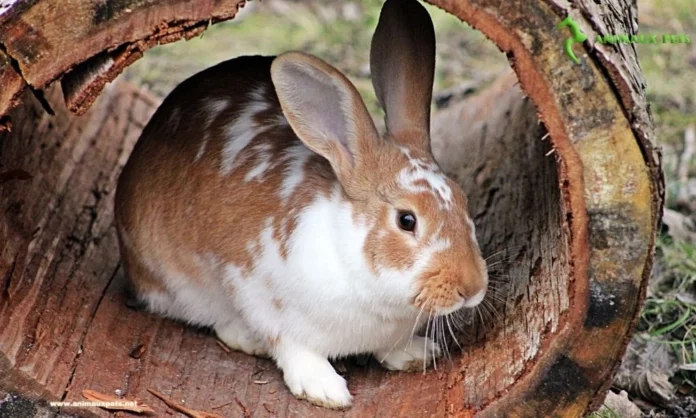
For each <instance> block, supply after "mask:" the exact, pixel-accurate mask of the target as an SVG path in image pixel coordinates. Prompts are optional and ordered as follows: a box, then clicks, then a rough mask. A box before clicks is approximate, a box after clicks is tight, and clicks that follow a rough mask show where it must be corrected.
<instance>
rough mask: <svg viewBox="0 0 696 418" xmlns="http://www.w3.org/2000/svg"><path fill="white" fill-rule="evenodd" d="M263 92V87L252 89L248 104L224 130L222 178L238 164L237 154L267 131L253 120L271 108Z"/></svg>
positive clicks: (264, 87)
mask: <svg viewBox="0 0 696 418" xmlns="http://www.w3.org/2000/svg"><path fill="white" fill-rule="evenodd" d="M265 91H266V86H265V85H262V86H259V87H256V88H254V89H253V90H252V91H251V93H250V94H249V102H248V103H247V105H246V107H244V109H242V110H241V111H240V112H239V114H238V115H237V117H236V118H235V119H234V121H232V123H231V124H229V125H228V126H227V127H226V128H225V136H226V137H227V142H226V143H225V146H224V148H223V149H222V164H221V167H220V173H221V174H222V175H223V176H226V175H228V174H230V173H231V172H232V170H233V169H234V168H235V166H237V165H238V164H239V163H240V159H239V158H238V156H239V153H241V152H242V150H243V149H244V148H246V147H247V146H248V145H249V144H250V143H251V140H252V139H254V138H256V136H257V135H259V134H260V133H262V132H263V131H265V130H266V129H267V127H265V126H263V125H261V124H259V123H257V122H256V121H255V120H254V117H255V116H256V115H257V114H259V113H261V112H265V111H266V110H268V109H269V108H270V107H271V104H270V103H269V102H267V101H266V100H265V98H264V94H265Z"/></svg>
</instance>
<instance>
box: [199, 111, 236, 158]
mask: <svg viewBox="0 0 696 418" xmlns="http://www.w3.org/2000/svg"><path fill="white" fill-rule="evenodd" d="M229 105H230V102H229V100H228V99H226V98H225V99H222V98H214V99H210V100H207V101H206V102H205V103H204V104H203V106H201V112H203V114H204V115H205V121H204V122H203V139H202V140H201V145H200V147H198V152H196V157H195V158H194V159H193V161H194V162H196V161H198V160H200V159H201V157H203V154H204V153H205V149H206V146H207V145H208V139H209V138H210V128H211V125H212V124H213V121H215V119H216V118H217V117H218V116H219V115H220V113H222V111H224V110H225V109H227V107H228V106H229Z"/></svg>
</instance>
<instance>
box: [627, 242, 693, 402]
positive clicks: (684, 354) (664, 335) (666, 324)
mask: <svg viewBox="0 0 696 418" xmlns="http://www.w3.org/2000/svg"><path fill="white" fill-rule="evenodd" d="M657 250H658V256H659V259H658V263H661V266H659V267H660V270H659V271H661V272H659V273H658V274H657V276H656V277H655V279H656V280H655V282H654V283H653V284H652V285H651V289H650V290H651V292H650V294H649V296H648V297H647V299H646V301H645V306H644V307H643V311H642V313H641V319H640V324H639V328H638V330H639V333H638V335H637V337H638V338H641V339H645V340H651V341H655V342H658V343H660V344H666V345H668V346H669V347H670V348H672V349H673V350H674V354H675V356H676V358H677V361H678V362H679V365H680V367H681V368H682V370H681V371H680V372H679V374H678V375H677V376H676V380H677V383H682V384H685V385H688V386H690V387H691V388H692V389H696V245H694V244H690V243H686V242H675V241H673V240H671V239H669V238H662V239H660V240H659V242H658V248H657ZM690 369H691V370H690Z"/></svg>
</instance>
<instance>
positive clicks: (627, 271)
mask: <svg viewBox="0 0 696 418" xmlns="http://www.w3.org/2000/svg"><path fill="white" fill-rule="evenodd" d="M431 2H432V3H433V4H435V5H437V6H439V7H442V8H443V9H445V10H447V11H448V12H450V13H452V14H454V15H456V16H459V17H460V18H462V19H463V20H465V21H467V22H469V23H470V24H471V25H473V26H474V27H476V28H478V29H479V30H481V31H482V32H483V33H485V34H486V35H487V36H488V37H489V38H491V39H492V40H493V41H494V42H495V43H496V44H497V45H498V46H499V47H500V48H501V49H502V50H503V51H505V52H506V53H507V54H508V57H509V58H510V61H511V63H512V64H513V66H514V68H515V71H516V73H517V77H518V79H519V88H518V87H515V86H514V81H511V79H503V80H501V81H499V84H497V85H496V86H493V87H492V88H491V89H489V90H488V91H486V92H485V93H483V94H481V95H479V96H478V97H477V98H474V99H471V101H467V102H465V103H464V104H462V105H458V106H454V107H452V108H450V109H448V111H447V113H444V114H442V115H439V116H437V117H436V118H435V119H434V126H435V127H436V131H435V132H434V137H435V141H436V144H434V149H435V151H436V153H437V154H438V157H439V158H440V160H441V161H442V163H443V165H444V166H445V168H446V169H447V170H448V171H449V172H450V173H452V174H454V175H455V176H457V177H458V179H459V180H460V182H461V183H462V184H463V185H464V187H466V188H467V189H468V191H469V194H470V196H471V199H472V203H471V204H472V210H473V211H474V212H475V216H476V223H477V226H478V229H479V232H478V233H479V238H480V239H481V240H482V243H483V246H484V248H485V250H486V252H487V253H489V254H491V253H495V252H496V251H499V250H503V252H502V253H501V254H502V256H500V258H499V259H501V260H502V261H504V263H503V264H501V265H500V266H499V267H498V268H496V269H495V270H497V273H496V274H498V275H500V276H507V277H508V278H507V279H506V280H507V281H508V283H507V284H506V285H504V286H503V285H502V284H498V285H499V286H502V288H501V289H500V291H499V292H496V298H499V300H498V299H496V300H495V301H494V302H495V305H496V307H497V311H498V313H497V315H498V316H497V317H494V318H492V319H491V318H488V319H487V322H488V323H487V324H486V325H485V326H482V324H481V322H480V320H478V321H474V322H472V324H470V326H469V327H468V328H467V329H466V330H465V331H466V333H465V334H461V335H460V343H463V344H464V345H465V346H466V347H465V348H466V350H465V352H464V353H463V354H457V355H455V356H454V357H453V359H452V360H451V361H447V360H446V361H445V363H444V364H441V366H440V367H439V368H438V370H437V371H433V372H429V373H426V374H425V375H423V374H406V373H388V372H384V371H382V370H380V369H379V368H378V367H375V365H374V364H370V365H368V366H361V365H359V364H357V363H356V362H348V366H347V371H346V372H347V373H348V374H349V381H350V382H351V390H352V391H353V393H354V395H355V398H356V402H357V403H356V406H355V407H354V408H352V409H351V410H349V411H346V412H337V411H326V410H323V409H319V408H316V407H312V406H310V405H308V404H307V403H306V402H300V401H296V400H294V399H293V398H292V397H291V396H290V395H289V393H288V392H287V390H285V388H284V387H283V385H282V382H281V379H280V375H279V374H278V372H277V371H276V370H275V369H274V368H273V367H271V364H270V362H268V361H266V360H257V359H254V358H250V357H247V356H244V355H241V354H237V353H226V352H225V351H224V350H222V349H221V348H220V347H219V346H218V345H217V344H215V341H214V340H213V339H212V337H211V336H210V335H208V334H207V333H205V332H202V331H196V330H193V329H190V328H187V327H184V326H182V325H180V324H176V323H173V322H170V321H165V320H161V319H158V318H155V317H151V316H148V315H145V314H142V313H138V312H133V311H129V310H127V309H125V308H124V307H123V304H122V302H123V299H122V298H123V293H122V286H123V285H122V280H123V277H122V273H121V271H120V269H119V268H118V255H117V252H116V245H115V239H114V235H113V230H112V228H111V198H112V197H111V194H112V191H113V186H114V183H115V178H116V175H117V174H118V172H119V170H120V166H121V165H122V164H123V163H124V162H125V159H126V158H127V155H128V152H129V150H130V147H131V146H132V145H133V142H134V141H135V139H136V138H137V136H138V134H139V132H140V129H141V128H142V125H143V123H144V122H145V121H146V120H147V117H148V115H149V114H150V113H151V112H152V110H153V106H154V105H155V101H154V100H153V99H151V98H149V97H147V96H144V95H142V94H141V93H139V92H137V91H136V90H133V89H132V88H130V87H127V86H125V85H114V86H110V87H109V85H108V84H106V82H107V81H109V80H111V79H112V78H113V77H115V76H116V75H117V74H118V73H119V72H120V71H121V69H122V68H124V67H125V66H127V65H129V64H130V63H131V62H132V61H133V60H135V59H137V58H138V57H139V56H140V54H141V53H142V51H144V50H145V49H147V48H149V47H151V46H154V45H155V44H156V43H157V42H167V41H171V40H175V39H179V38H181V37H185V36H189V35H192V34H196V33H198V32H199V31H200V30H202V29H203V28H204V27H205V25H207V23H208V22H209V20H211V21H213V22H214V21H217V20H221V19H226V18H231V17H233V16H234V13H235V12H236V9H237V6H238V5H239V4H240V1H238V0H219V1H201V2H195V6H194V2H184V1H181V0H168V1H166V2H154V1H142V0H137V1H135V0H132V1H131V0H104V1H88V0H83V1H75V2H68V3H64V2H60V1H59V0H29V1H25V2H20V3H17V5H16V6H15V7H14V8H12V9H10V11H9V12H6V13H4V14H2V15H0V83H2V84H1V85H0V86H2V88H1V89H0V115H2V116H0V125H2V124H3V122H4V123H5V124H6V123H7V121H8V119H7V117H8V116H11V117H12V119H13V130H12V132H10V133H7V132H5V133H0V196H1V197H2V199H1V200H0V207H1V208H2V211H1V212H0V387H2V388H5V389H9V390H15V391H21V392H23V393H24V394H26V395H27V396H30V397H42V398H45V399H51V400H58V399H67V400H80V399H81V396H80V392H81V390H82V389H87V388H89V389H93V390H97V391H100V392H103V393H107V394H111V393H114V392H115V391H116V390H120V391H121V393H123V394H124V395H126V396H127V397H138V398H141V399H143V400H145V401H146V403H148V404H149V405H151V406H152V407H153V408H155V409H156V410H157V411H158V412H160V413H163V411H164V410H165V409H164V406H163V405H162V403H161V402H159V401H157V400H156V399H155V398H154V397H153V396H152V395H151V394H150V393H149V392H147V389H148V388H151V389H155V390H157V391H159V392H162V393H164V394H165V395H166V396H170V397H172V398H173V399H179V400H180V399H183V400H185V401H186V405H187V406H189V407H192V408H194V409H198V410H209V408H212V407H214V406H219V405H224V406H222V407H221V408H219V409H215V410H214V411H212V412H216V413H220V414H222V415H224V416H233V417H236V416H245V415H246V416H255V417H256V416H258V417H266V416H280V417H286V416H292V417H320V416H321V417H324V416H326V417H332V416H351V417H362V416H433V417H442V416H457V417H468V416H472V415H473V414H475V413H477V412H478V413H479V415H480V416H491V417H493V416H495V417H497V416H515V417H538V416H564V417H565V416H568V417H575V416H581V415H582V414H583V413H584V412H586V411H587V410H588V409H592V408H593V407H594V406H596V405H597V403H598V402H601V399H602V398H603V390H604V389H605V387H606V385H607V384H608V382H610V378H611V374H612V371H613V368H614V367H615V366H616V365H617V364H618V359H619V358H620V357H621V355H622V354H623V350H624V349H625V341H626V339H627V338H629V336H630V334H631V330H632V325H633V322H634V320H635V317H636V313H637V311H638V306H639V305H640V302H641V300H642V297H643V292H644V286H645V283H646V279H647V275H648V273H649V271H650V267H651V262H652V249H653V244H654V237H655V231H656V225H657V220H658V219H659V217H660V212H661V207H662V206H661V205H662V194H663V186H662V180H661V175H660V161H659V154H658V153H657V152H656V151H655V149H656V148H655V143H654V136H653V133H652V125H651V120H650V115H649V111H648V109H647V106H646V105H645V98H644V91H643V88H644V83H643V82H642V77H641V76H640V72H639V70H638V67H637V64H636V62H635V61H636V57H635V52H634V51H632V50H630V48H629V49H626V50H622V49H619V50H612V49H609V48H605V47H601V46H600V47H597V48H592V45H591V43H590V42H587V43H586V45H585V48H584V51H583V50H582V47H581V46H579V45H576V47H575V48H577V50H576V55H578V57H579V58H580V60H581V63H580V64H579V65H576V64H574V63H573V62H572V61H570V60H569V59H568V57H567V56H565V54H564V53H563V50H562V45H563V41H564V40H565V39H566V38H567V37H568V33H567V32H564V31H562V30H558V29H557V28H556V26H557V24H558V22H560V21H561V20H562V19H563V18H565V16H566V15H567V13H569V10H568V9H569V8H570V5H568V4H566V2H562V1H560V0H536V1H533V2H528V1H522V0H518V1H508V0H431ZM58 3H60V4H61V7H55V6H56V5H57V4H58ZM577 3H578V4H577V5H576V7H577V8H576V9H573V11H571V13H572V15H573V17H574V18H575V19H576V20H577V21H579V22H580V23H581V27H582V28H583V30H584V31H585V32H586V33H588V35H589V36H588V37H589V38H590V39H594V34H595V33H596V31H600V32H601V31H604V30H607V31H617V32H622V31H625V32H628V33H631V31H634V30H635V28H636V26H635V22H634V19H633V17H634V16H635V13H634V9H632V6H631V3H630V0H612V1H611V2H609V3H607V4H606V5H604V6H600V5H597V4H596V3H595V2H590V1H579V2H577ZM65 27H71V28H74V31H65V30H61V29H63V28H65ZM77 39H79V40H80V42H79V43H76V42H75V40H77ZM77 44H79V45H80V47H78V48H72V46H73V45H77ZM55 80H61V83H62V87H63V88H64V92H61V91H60V89H58V88H54V89H52V90H51V91H50V94H49V95H48V101H49V103H51V104H52V106H53V107H54V108H55V111H56V116H55V117H50V116H48V115H47V114H45V112H44V111H43V110H42V107H41V106H39V105H38V104H37V102H36V100H35V99H34V96H33V95H32V94H30V92H29V91H25V94H24V95H23V96H22V97H21V98H22V101H23V102H24V105H22V106H21V107H19V108H17V109H16V111H15V112H13V113H12V114H11V115H10V114H8V113H7V111H8V109H10V108H11V107H13V106H14V105H15V102H17V99H18V98H19V94H21V92H22V91H23V90H27V87H28V86H29V85H30V86H31V87H32V89H33V90H34V91H36V92H37V93H40V90H41V89H44V88H46V87H47V85H48V83H50V82H51V81H55ZM102 89H104V91H103V92H102V93H101V96H100V98H99V100H97V101H96V102H95V105H94V106H93V107H92V109H91V110H90V111H89V112H87V113H86V114H85V115H84V116H82V117H80V118H75V117H74V116H72V115H71V114H70V112H69V110H68V109H67V108H66V107H65V106H63V105H59V102H60V96H61V93H62V94H63V96H64V99H65V101H66V102H67V105H68V106H69V107H70V109H71V110H72V111H73V112H77V113H82V112H84V111H85V110H86V109H87V107H88V106H89V104H90V103H91V102H92V101H93V100H94V99H95V98H96V97H97V95H98V93H99V92H100V91H101V90H102ZM520 89H521V90H522V91H524V92H526V93H527V94H528V95H529V99H527V98H525V97H524V95H523V94H522V93H521V91H520ZM537 113H538V114H539V117H538V119H537V116H536V114H537ZM538 120H540V121H541V122H543V125H541V124H539V123H538ZM546 131H548V134H549V135H548V136H547V135H546ZM617 161H620V164H617ZM493 262H495V261H493ZM498 269H500V270H498ZM492 301H493V300H492ZM484 319H486V318H484ZM588 341H591V342H593V344H588V343H587V342H588ZM140 345H142V346H143V347H144V350H145V352H144V353H143V354H142V356H140V358H137V359H135V358H132V357H130V356H129V355H128V354H129V353H130V352H131V351H132V350H133V348H134V347H137V346H140ZM261 376H262V377H261ZM255 381H256V382H258V381H263V382H265V381H267V382H268V383H263V384H259V383H254V382H255ZM73 412H75V413H79V414H81V415H92V416H107V415H108V414H107V413H106V412H104V411H101V410H90V411H85V410H76V411H73Z"/></svg>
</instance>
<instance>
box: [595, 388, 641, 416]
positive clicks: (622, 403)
mask: <svg viewBox="0 0 696 418" xmlns="http://www.w3.org/2000/svg"><path fill="white" fill-rule="evenodd" d="M607 410H608V411H613V412H614V414H615V415H618V416H620V417H622V418H642V417H643V412H641V410H640V408H638V406H637V405H636V404H634V403H633V402H631V401H630V400H629V399H628V393H626V391H624V390H622V391H621V392H620V393H619V394H618V395H617V394H616V393H614V392H612V391H609V392H608V393H607V397H606V399H604V405H602V408H601V409H600V410H599V411H600V413H601V412H602V411H607Z"/></svg>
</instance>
